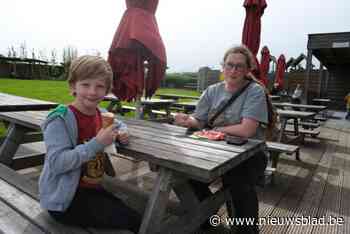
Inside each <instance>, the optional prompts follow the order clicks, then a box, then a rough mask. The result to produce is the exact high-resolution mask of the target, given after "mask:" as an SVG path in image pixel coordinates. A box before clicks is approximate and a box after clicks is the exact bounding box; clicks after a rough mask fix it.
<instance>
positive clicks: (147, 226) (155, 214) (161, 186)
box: [139, 168, 172, 234]
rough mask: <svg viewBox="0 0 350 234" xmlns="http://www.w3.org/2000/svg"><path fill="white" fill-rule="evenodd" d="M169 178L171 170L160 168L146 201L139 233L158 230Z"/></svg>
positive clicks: (168, 191) (165, 200)
mask: <svg viewBox="0 0 350 234" xmlns="http://www.w3.org/2000/svg"><path fill="white" fill-rule="evenodd" d="M171 178H172V172H171V171H169V170H167V169H165V168H161V169H160V172H159V174H158V176H157V179H156V181H155V184H154V187H153V190H152V194H151V197H150V198H149V200H148V202H147V206H146V210H145V213H144V215H143V219H142V224H141V227H140V230H139V234H146V233H147V234H150V233H156V232H158V231H159V229H160V224H161V221H162V218H163V215H164V212H165V210H166V206H167V202H168V200H169V194H170V188H171V187H170V182H171Z"/></svg>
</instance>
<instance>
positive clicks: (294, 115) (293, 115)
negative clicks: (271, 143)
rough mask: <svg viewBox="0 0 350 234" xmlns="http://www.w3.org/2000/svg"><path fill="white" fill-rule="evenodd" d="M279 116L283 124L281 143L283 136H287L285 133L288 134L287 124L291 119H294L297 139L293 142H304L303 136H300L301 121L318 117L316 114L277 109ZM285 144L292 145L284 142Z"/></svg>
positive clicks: (280, 133) (280, 134)
mask: <svg viewBox="0 0 350 234" xmlns="http://www.w3.org/2000/svg"><path fill="white" fill-rule="evenodd" d="M277 114H278V115H279V117H280V122H281V127H280V132H279V136H278V141H279V142H283V136H284V135H285V132H286V127H287V122H288V120H290V119H292V120H293V122H294V136H295V138H294V139H292V141H295V140H303V135H302V134H300V131H299V119H302V120H305V119H310V118H312V117H314V116H315V115H316V113H315V112H307V111H295V110H281V109H277ZM284 143H290V142H284Z"/></svg>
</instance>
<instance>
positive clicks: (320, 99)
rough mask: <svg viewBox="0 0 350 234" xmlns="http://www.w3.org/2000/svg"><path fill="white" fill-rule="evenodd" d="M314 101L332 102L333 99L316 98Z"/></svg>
mask: <svg viewBox="0 0 350 234" xmlns="http://www.w3.org/2000/svg"><path fill="white" fill-rule="evenodd" d="M312 101H314V102H331V99H329V98H314V99H312Z"/></svg>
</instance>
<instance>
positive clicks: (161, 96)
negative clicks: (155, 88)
mask: <svg viewBox="0 0 350 234" xmlns="http://www.w3.org/2000/svg"><path fill="white" fill-rule="evenodd" d="M155 96H157V97H159V98H160V99H174V100H176V101H177V100H178V99H195V100H198V99H199V97H197V96H190V95H179V94H170V93H169V94H156V95H155Z"/></svg>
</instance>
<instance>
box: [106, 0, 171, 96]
mask: <svg viewBox="0 0 350 234" xmlns="http://www.w3.org/2000/svg"><path fill="white" fill-rule="evenodd" d="M126 6H127V9H126V11H125V12H124V15H123V17H122V19H121V21H120V24H119V26H118V28H117V31H116V32H115V34H114V38H113V40H112V44H111V47H110V49H109V55H108V62H109V63H110V64H111V67H112V69H113V73H114V82H113V83H114V87H113V89H112V92H113V93H114V95H116V96H117V97H118V98H120V99H121V100H128V101H130V100H132V99H135V98H136V97H137V96H140V95H142V93H143V90H145V95H146V97H151V96H152V95H153V94H154V92H155V91H156V89H157V88H158V87H159V86H160V81H161V79H162V78H163V77H164V75H165V69H166V53H165V47H164V44H163V41H162V38H161V36H160V33H159V30H158V25H157V21H156V18H155V15H154V14H155V12H156V9H157V6H158V0H143V1H135V0H126ZM145 61H147V62H148V67H147V72H146V82H145V66H144V64H145Z"/></svg>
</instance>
